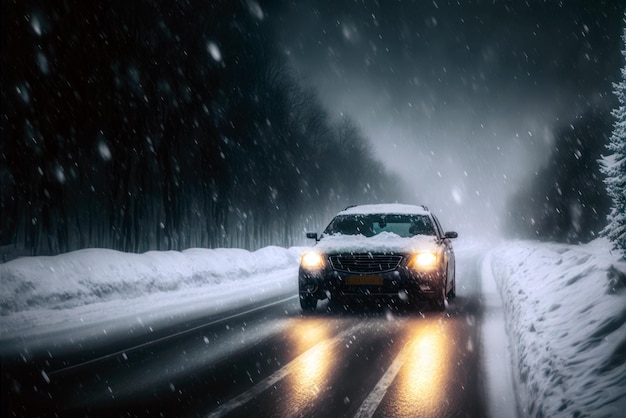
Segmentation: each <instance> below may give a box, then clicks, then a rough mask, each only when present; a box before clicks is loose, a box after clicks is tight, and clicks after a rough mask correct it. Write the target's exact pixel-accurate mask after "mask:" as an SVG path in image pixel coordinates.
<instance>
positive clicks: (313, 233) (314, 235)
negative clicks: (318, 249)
mask: <svg viewBox="0 0 626 418" xmlns="http://www.w3.org/2000/svg"><path fill="white" fill-rule="evenodd" d="M306 237H307V238H310V239H314V240H315V241H319V240H318V239H317V232H307V233H306Z"/></svg>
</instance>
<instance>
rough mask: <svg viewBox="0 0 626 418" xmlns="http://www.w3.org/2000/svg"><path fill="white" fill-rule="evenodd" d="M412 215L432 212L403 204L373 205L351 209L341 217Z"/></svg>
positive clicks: (340, 213)
mask: <svg viewBox="0 0 626 418" xmlns="http://www.w3.org/2000/svg"><path fill="white" fill-rule="evenodd" d="M379 213H384V214H396V215H399V214H411V215H428V214H429V213H430V212H429V211H428V210H426V209H425V208H424V207H423V206H416V205H404V204H401V203H381V204H373V205H358V206H352V207H349V208H347V209H345V210H343V211H341V212H339V215H370V214H379Z"/></svg>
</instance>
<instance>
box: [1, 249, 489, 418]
mask: <svg viewBox="0 0 626 418" xmlns="http://www.w3.org/2000/svg"><path fill="white" fill-rule="evenodd" d="M479 273H480V259H479V258H478V257H477V253H473V252H467V253H466V254H465V255H460V256H459V261H458V280H459V281H458V287H457V293H458V296H457V298H456V299H454V300H453V301H452V302H451V303H450V304H449V307H448V310H447V311H446V312H445V313H440V312H433V311H430V310H428V308H427V306H424V310H423V311H422V312H419V311H409V310H403V309H400V310H396V311H391V310H389V309H379V308H377V307H366V308H357V309H356V310H355V311H354V312H352V311H349V312H346V311H344V310H342V309H338V308H331V309H330V310H324V309H323V306H326V304H323V305H322V307H321V309H320V312H318V313H315V314H312V315H306V316H303V315H302V314H301V312H300V309H299V307H298V301H297V298H296V297H290V295H286V296H287V298H286V299H283V300H276V301H275V302H273V303H270V304H269V305H268V306H260V307H258V308H252V309H249V310H248V311H247V312H246V311H243V312H241V313H233V312H230V313H224V314H220V315H215V316H212V317H207V318H202V317H199V318H196V319H195V320H193V321H186V322H185V323H184V324H179V325H170V326H168V327H165V328H164V329H162V330H161V331H160V332H158V333H156V335H152V336H151V338H147V336H141V337H137V338H131V339H129V338H124V339H107V340H106V341H107V342H106V343H105V344H102V345H94V346H92V347H91V348H90V349H88V350H78V351H77V350H70V349H68V347H67V346H65V345H64V346H63V347H62V348H59V349H58V352H55V346H54V345H52V346H50V347H49V349H46V350H40V351H38V350H35V351H33V352H32V353H30V355H31V358H29V361H28V363H27V364H26V365H25V364H24V362H23V361H21V359H20V356H21V354H20V355H18V356H17V358H15V359H14V360H11V361H8V359H7V358H5V359H3V362H4V364H3V368H4V370H3V374H5V375H9V376H10V377H11V378H10V379H6V376H5V379H6V380H5V382H7V381H10V382H11V384H12V385H13V388H14V390H11V391H10V398H9V399H8V400H7V401H6V403H5V407H7V408H8V410H5V411H3V412H15V411H17V412H18V415H38V414H43V415H53V413H54V412H59V413H60V415H67V414H72V415H76V414H78V415H89V416H120V415H123V414H126V413H130V414H131V415H137V416H156V415H160V414H163V415H165V416H226V415H229V416H253V415H254V416H329V415H333V416H363V417H368V416H433V417H434V416H487V414H488V408H487V400H486V398H485V387H486V383H485V372H484V370H483V368H482V364H483V362H482V358H483V356H482V354H483V350H482V345H481V334H480V332H481V323H482V321H481V318H482V315H483V310H482V306H481V280H480V274H479ZM40 348H41V347H40Z"/></svg>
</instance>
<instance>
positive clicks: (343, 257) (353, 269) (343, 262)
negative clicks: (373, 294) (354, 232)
mask: <svg viewBox="0 0 626 418" xmlns="http://www.w3.org/2000/svg"><path fill="white" fill-rule="evenodd" d="M401 261H402V256H401V255H388V254H339V255H331V256H330V264H331V266H332V268H333V269H334V270H337V271H344V272H348V273H382V272H385V271H391V270H395V269H396V268H398V266H399V265H400V262H401Z"/></svg>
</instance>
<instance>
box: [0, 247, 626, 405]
mask: <svg viewBox="0 0 626 418" xmlns="http://www.w3.org/2000/svg"><path fill="white" fill-rule="evenodd" d="M459 243H460V244H461V242H459ZM475 245H476V244H475V243H473V244H472V248H471V250H472V251H475V250H476V248H475ZM609 248H610V245H609V243H608V242H607V241H605V240H597V241H594V242H593V243H591V244H588V245H579V246H568V245H563V244H541V243H536V242H505V243H503V244H501V245H499V246H498V247H497V248H495V249H493V250H490V251H489V252H487V256H486V257H485V259H484V263H483V268H482V274H483V282H484V283H483V289H487V291H485V294H484V295H483V297H484V298H485V302H486V304H487V305H489V304H490V302H494V303H495V304H496V305H498V306H500V305H501V306H503V309H504V311H505V318H504V320H505V326H506V329H507V332H508V334H509V345H510V348H511V356H510V359H511V361H512V370H513V376H514V381H515V383H514V384H515V386H516V388H515V389H516V392H517V394H518V403H519V408H520V410H521V411H522V414H523V415H524V416H533V417H534V416H594V417H595V416H607V417H614V416H623V415H622V414H623V411H626V273H625V272H626V262H624V261H620V260H619V255H617V254H616V255H611V254H610V251H609ZM469 249H470V248H469V247H465V248H464V246H463V245H457V253H462V252H463V251H464V250H469ZM302 251H303V249H302V248H291V249H284V248H278V247H267V248H264V249H261V250H258V251H256V252H249V251H245V250H238V249H216V250H206V249H192V250H187V251H183V252H173V251H172V252H148V253H145V254H126V253H120V252H117V251H111V250H95V249H91V250H81V251H76V252H73V253H69V254H64V255H59V256H56V257H27V258H21V259H17V260H13V261H10V262H8V263H5V264H1V265H0V351H3V350H5V349H7V350H9V349H16V348H18V347H24V349H25V348H30V347H45V345H46V344H50V343H51V342H54V345H55V347H56V348H59V347H62V346H63V345H66V346H71V345H76V344H82V343H83V342H86V341H90V340H93V339H94V338H104V337H107V336H111V335H114V334H118V335H119V334H122V335H123V334H124V333H129V332H132V333H139V332H152V331H153V330H154V327H157V326H163V324H166V323H168V321H170V322H171V323H175V322H177V321H181V320H190V319H194V318H198V317H201V316H206V315H212V314H216V313H219V312H224V311H227V310H229V309H233V308H236V307H241V306H246V305H249V304H252V303H259V302H262V301H265V300H271V299H275V298H277V297H281V296H291V295H295V294H296V293H297V282H296V280H295V279H296V276H297V266H298V259H299V256H300V254H301V253H302ZM492 284H495V286H497V289H499V294H500V295H501V297H502V298H501V301H500V300H498V301H490V300H488V299H490V298H497V297H498V293H497V292H491V291H490V289H494V286H492ZM488 337H489V336H488V335H487V336H486V338H488ZM485 342H486V343H487V344H488V343H489V341H488V340H486V341H485ZM0 354H1V353H0Z"/></svg>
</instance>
